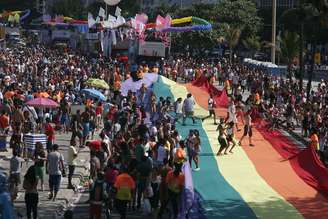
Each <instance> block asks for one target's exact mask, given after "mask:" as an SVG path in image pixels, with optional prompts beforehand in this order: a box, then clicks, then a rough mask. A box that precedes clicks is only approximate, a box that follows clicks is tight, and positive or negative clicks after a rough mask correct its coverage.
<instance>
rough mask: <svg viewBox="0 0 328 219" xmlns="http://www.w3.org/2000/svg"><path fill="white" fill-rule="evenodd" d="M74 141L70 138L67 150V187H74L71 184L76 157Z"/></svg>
mask: <svg viewBox="0 0 328 219" xmlns="http://www.w3.org/2000/svg"><path fill="white" fill-rule="evenodd" d="M75 147H76V142H75V140H71V144H70V146H69V148H68V151H67V155H68V156H67V164H68V187H67V188H68V189H74V186H73V184H72V177H73V175H74V171H75V166H76V158H77V155H78V154H77V151H76V148H75Z"/></svg>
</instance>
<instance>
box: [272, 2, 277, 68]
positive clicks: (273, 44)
mask: <svg viewBox="0 0 328 219" xmlns="http://www.w3.org/2000/svg"><path fill="white" fill-rule="evenodd" d="M276 15H277V0H272V42H271V43H272V45H271V46H272V47H271V62H272V63H273V64H275V62H276V25H277V24H276V23H277V21H276Z"/></svg>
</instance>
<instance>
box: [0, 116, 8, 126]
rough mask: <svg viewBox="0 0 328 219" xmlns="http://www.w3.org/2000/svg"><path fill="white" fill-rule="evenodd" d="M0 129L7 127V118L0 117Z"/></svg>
mask: <svg viewBox="0 0 328 219" xmlns="http://www.w3.org/2000/svg"><path fill="white" fill-rule="evenodd" d="M0 127H1V128H3V129H4V128H7V127H9V116H6V115H2V116H0Z"/></svg>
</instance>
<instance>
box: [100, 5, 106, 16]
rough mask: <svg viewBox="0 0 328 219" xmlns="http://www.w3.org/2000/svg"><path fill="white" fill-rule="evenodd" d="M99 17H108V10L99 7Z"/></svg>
mask: <svg viewBox="0 0 328 219" xmlns="http://www.w3.org/2000/svg"><path fill="white" fill-rule="evenodd" d="M99 17H102V18H105V17H106V11H105V9H103V8H102V7H100V8H99Z"/></svg>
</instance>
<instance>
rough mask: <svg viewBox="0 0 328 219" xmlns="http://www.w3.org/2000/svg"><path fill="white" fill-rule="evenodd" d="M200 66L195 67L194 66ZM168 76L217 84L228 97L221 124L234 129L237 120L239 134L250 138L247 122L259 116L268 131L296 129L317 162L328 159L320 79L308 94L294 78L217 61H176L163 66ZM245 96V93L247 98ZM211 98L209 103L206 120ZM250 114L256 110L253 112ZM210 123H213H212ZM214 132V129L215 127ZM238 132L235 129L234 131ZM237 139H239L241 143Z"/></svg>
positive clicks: (327, 97) (327, 94) (325, 96)
mask: <svg viewBox="0 0 328 219" xmlns="http://www.w3.org/2000/svg"><path fill="white" fill-rule="evenodd" d="M199 63H200V64H199ZM164 73H165V75H166V76H167V77H170V78H172V79H173V80H177V79H178V78H180V79H181V80H182V81H186V82H191V81H193V80H195V79H197V78H199V77H201V76H206V77H208V81H209V83H211V84H213V83H214V81H217V82H218V84H219V85H221V86H223V87H224V88H225V90H226V91H227V93H228V96H229V97H230V99H231V101H230V104H229V107H228V116H227V118H226V119H225V122H228V123H229V122H231V121H232V122H233V123H234V124H235V125H237V117H239V118H240V119H239V120H241V121H242V122H243V124H244V125H245V127H244V136H246V135H249V136H250V138H249V139H250V142H249V145H250V146H253V144H252V142H251V136H252V129H251V127H252V120H253V123H254V121H255V120H256V121H259V120H258V118H261V119H265V120H266V121H268V122H269V124H268V126H267V127H268V129H269V130H275V129H280V128H286V129H287V130H289V131H295V129H296V128H301V137H302V138H303V139H305V140H307V139H309V140H310V142H311V145H312V146H313V147H315V149H316V150H317V151H318V153H319V155H320V157H321V159H322V160H323V161H324V160H327V157H328V131H327V128H328V123H327V122H328V119H327V118H328V108H327V103H328V84H327V83H328V82H327V80H323V79H322V80H321V81H320V82H319V84H318V85H317V87H316V86H313V88H312V89H311V91H310V92H309V93H307V92H306V90H305V89H304V88H303V87H302V88H300V87H299V86H298V81H297V80H296V79H294V78H292V79H287V78H284V77H279V76H273V75H270V74H268V73H267V72H266V70H265V69H263V68H259V67H254V66H250V65H245V64H242V63H234V64H229V63H228V62H227V61H226V60H224V59H222V60H221V62H219V63H206V62H203V63H202V62H196V61H195V60H192V59H187V60H183V59H181V60H178V61H176V62H173V64H172V65H167V66H166V67H165V70H164ZM246 94H247V95H246ZM211 105H213V99H212V98H210V99H209V111H210V116H209V117H211V116H212V115H214V118H215V114H214V113H215V112H213V111H211V108H212V106H211ZM254 111H255V112H254ZM214 123H216V121H215V120H214ZM226 126H227V127H228V124H226ZM218 129H219V128H218ZM236 129H237V131H238V130H239V129H238V127H236ZM243 138H244V137H242V139H240V141H242V140H243Z"/></svg>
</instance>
